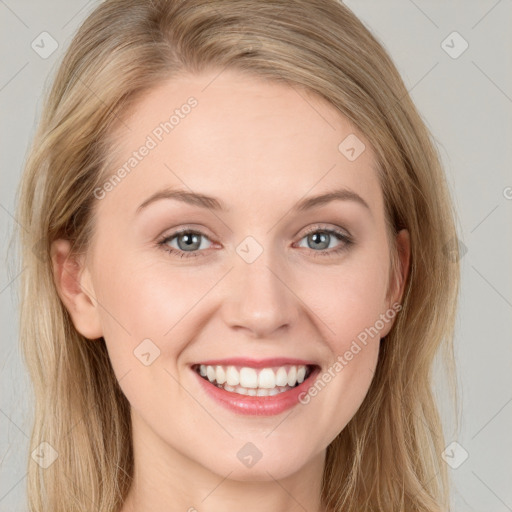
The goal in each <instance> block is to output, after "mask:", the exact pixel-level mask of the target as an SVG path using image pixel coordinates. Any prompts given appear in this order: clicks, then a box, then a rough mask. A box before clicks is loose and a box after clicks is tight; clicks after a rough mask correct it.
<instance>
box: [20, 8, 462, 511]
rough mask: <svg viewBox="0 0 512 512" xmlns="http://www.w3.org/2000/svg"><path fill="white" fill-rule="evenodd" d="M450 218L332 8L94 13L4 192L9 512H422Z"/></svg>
mask: <svg viewBox="0 0 512 512" xmlns="http://www.w3.org/2000/svg"><path fill="white" fill-rule="evenodd" d="M454 216H455V213H454V211H453V208H452V203H451V199H450V196H449V193H448V189H447V185H446V183H445V177H444V173H443V170H442V168H441V165H440V161H439V156H438V154H437V152H436V150H435V148H434V146H433V144H432V142H431V138H430V135H429V132H428V130H427V128H426V127H425V125H424V123H423V122H422V120H421V118H420V116H419V114H418V113H417V111H416V109H415V107H414V105H413V103H412V101H411V99H410V97H409V96H408V94H407V91H406V89H405V87H404V84H403V82H402V80H401V78H400V76H399V74H398V72H397V70H396V68H395V66H394V65H393V63H392V62H391V60H390V58H389V56H388V55H387V54H386V52H385V50H384V49H383V48H382V46H381V45H380V44H379V43H378V42H377V41H376V39H375V38H374V37H373V36H372V35H371V34H370V33H369V32H368V30H367V29H366V28H365V27H364V26H363V24H362V23H361V22H360V21H359V20H358V19H357V18H356V17H355V16H354V15H353V14H352V13H351V11H350V10H349V9H348V8H347V7H345V6H344V5H343V4H342V3H341V2H338V1H336V0H322V1H319V2H308V1H305V0H300V1H293V2H290V1H274V0H273V1H266V0H265V1H259V2H254V1H250V0H229V1H227V0H215V1H206V0H188V1H187V2H181V1H170V0H153V1H152V2H147V1H143V0H128V1H127V0H123V1H121V0H107V1H106V2H104V3H102V4H101V5H100V6H98V7H97V8H96V10H95V11H94V12H93V13H92V14H91V15H90V16H89V17H88V18H87V20H86V21H85V23H84V24H83V25H82V27H81V28H80V30H79V31H78V33H77V35H76V36H75V38H74V39H73V41H72V43H71V45H70V47H69V49H68V51H67V53H66V55H65V58H64V60H63V62H62V65H61V66H60V68H59V71H58V74H57V76H56V79H55V82H54V85H53V88H52V90H51V92H50V94H49V96H48V100H47V102H46V104H45V107H44V111H43V114H42V119H41V122H40V126H39V129H38V132H37V134H36V136H35V139H34V143H33V148H32V151H31V153H30V156H29V159H28V162H27V165H26V169H25V172H24V175H23V177H22V182H21V188H20V195H19V211H18V218H19V219H20V224H21V225H25V226H27V225H29V226H30V228H31V229H30V232H24V231H21V232H20V233H19V237H20V243H21V248H22V251H23V252H22V254H23V265H24V266H25V267H26V270H25V272H24V273H23V274H22V279H23V283H22V287H21V307H20V311H21V318H20V339H21V343H22V347H23V350H24V355H25V360H26V363H27V366H28V368H29V371H30V374H31V377H32V380H33V382H34V391H35V395H36V413H35V421H34V428H33V433H32V446H33V448H34V452H33V453H32V458H31V460H30V464H29V479H28V495H29V501H30V506H31V510H34V511H43V510H45V511H46V510H52V511H66V512H69V511H73V510H77V511H78V510H80V511H84V510H91V511H93V510H94V511H97V510H102V511H103V510H104V511H113V510H116V511H121V512H138V511H142V510H166V511H168V510H199V511H202V510H205V511H208V510H224V511H229V510H238V509H239V508H240V506H243V507H244V509H245V510H247V511H252V510H260V509H262V508H265V509H268V510H275V511H278V510H304V509H305V510H311V511H313V510H315V511H325V512H326V511H354V512H355V511H359V512H360V511H362V510H365V511H374V510H375V511H376V510H379V511H384V510H386V511H393V512H395V511H407V512H412V511H421V512H433V511H441V510H447V507H448V506H449V493H448V481H447V472H446V468H445V466H444V463H443V461H442V459H441V452H442V451H443V450H444V447H445V443H444V439H443V433H442V429H441V423H440V419H439V416H438V413H437V408H436V405H435V402H434V400H433V396H432V391H431V377H430V373H431V368H432V364H433V360H434V356H435V354H436V353H437V352H438V350H440V349H441V348H443V347H444V349H445V355H446V356H447V361H448V363H450V364H453V363H452V358H453V355H452V347H451V341H452V336H453V324H454V316H455V311H456V302H457V296H458V285H459V267H458V263H457V261H458V258H457V257H455V258H454V257H448V256H449V255H447V251H446V247H448V246H449V245H450V244H451V242H452V241H453V240H454V239H455V238H456V231H455V223H454ZM316 244H320V246H317V245H316ZM452 251H455V252H456V251H457V248H456V247H455V248H453V249H452ZM36 297H37V299H35V298H36Z"/></svg>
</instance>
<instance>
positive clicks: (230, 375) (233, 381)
mask: <svg viewBox="0 0 512 512" xmlns="http://www.w3.org/2000/svg"><path fill="white" fill-rule="evenodd" d="M226 382H227V383H228V384H229V385H230V386H238V384H240V374H239V373H238V371H237V369H236V368H235V367H234V366H228V369H227V371H226Z"/></svg>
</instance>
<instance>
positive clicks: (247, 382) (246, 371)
mask: <svg viewBox="0 0 512 512" xmlns="http://www.w3.org/2000/svg"><path fill="white" fill-rule="evenodd" d="M271 371H272V370H271ZM240 386H242V387H244V388H257V387H258V374H257V373H256V370H255V369H254V368H242V369H241V370H240Z"/></svg>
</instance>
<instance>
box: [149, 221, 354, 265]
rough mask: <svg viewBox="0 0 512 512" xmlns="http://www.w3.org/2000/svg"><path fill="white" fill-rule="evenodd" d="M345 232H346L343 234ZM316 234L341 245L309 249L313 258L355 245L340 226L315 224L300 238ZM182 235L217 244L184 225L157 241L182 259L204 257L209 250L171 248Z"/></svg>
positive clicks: (197, 230)
mask: <svg viewBox="0 0 512 512" xmlns="http://www.w3.org/2000/svg"><path fill="white" fill-rule="evenodd" d="M343 231H344V232H343ZM316 232H326V233H328V234H329V235H331V236H334V237H336V238H337V239H338V241H339V242H341V245H340V246H339V247H337V248H331V249H322V250H320V251H315V250H313V249H309V252H311V253H312V254H313V256H326V257H328V256H335V255H337V254H339V253H341V252H342V251H344V250H346V249H348V247H349V246H350V245H353V244H354V243H355V240H354V238H353V237H352V235H351V234H350V233H349V232H348V230H346V229H344V228H340V227H338V226H335V227H329V226H326V225H323V224H321V223H320V224H313V225H312V226H311V227H309V228H308V229H307V230H306V231H305V232H304V233H303V234H302V236H301V237H300V238H299V241H298V242H300V241H301V240H302V239H303V238H305V237H306V236H308V235H309V234H310V233H316ZM182 233H189V234H195V235H198V236H202V237H204V238H206V239H208V240H209V241H210V242H212V244H215V242H214V241H213V240H212V239H211V238H210V236H209V235H208V234H206V233H204V232H203V231H202V230H201V229H195V228H192V227H190V226H187V225H184V226H182V227H180V228H176V229H174V230H173V231H172V232H171V233H169V234H168V235H162V236H161V237H159V239H158V240H157V246H158V247H160V248H162V249H163V250H165V251H167V252H168V253H171V254H176V253H177V254H179V255H180V257H182V258H183V257H185V258H187V257H195V256H204V254H203V253H204V252H206V251H207V249H203V250H196V251H181V250H180V249H175V248H174V247H169V246H168V245H167V242H168V241H170V240H173V239H174V238H176V237H178V236H179V235H180V234H182Z"/></svg>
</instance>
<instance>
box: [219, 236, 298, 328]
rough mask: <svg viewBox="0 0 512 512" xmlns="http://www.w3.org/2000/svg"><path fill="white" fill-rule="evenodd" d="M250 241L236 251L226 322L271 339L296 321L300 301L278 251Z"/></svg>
mask: <svg viewBox="0 0 512 512" xmlns="http://www.w3.org/2000/svg"><path fill="white" fill-rule="evenodd" d="M250 238H251V237H248V239H246V240H245V241H243V242H242V243H241V244H239V246H238V247H237V249H236V252H237V255H235V268H234V269H233V272H232V273H231V274H232V275H231V285H230V288H231V290H232V293H231V295H232V296H231V298H230V301H228V302H229V307H228V308H227V310H226V312H225V314H226V318H225V320H226V322H227V324H228V325H230V326H231V327H239V328H242V327H243V328H246V329H248V330H251V331H253V333H254V334H255V335H256V336H270V335H271V334H272V333H273V332H274V331H276V330H277V329H279V328H281V327H283V326H288V327H289V326H291V325H292V323H293V322H294V321H295V319H296V318H297V316H298V311H297V303H296V298H295V297H294V295H293V293H292V292H291V291H290V289H289V288H288V286H287V284H286V282H287V276H286V272H285V271H284V270H283V268H284V266H283V265H280V264H279V263H280V262H279V259H278V257H277V256H276V253H275V251H273V250H272V249H270V248H265V249H263V247H262V246H261V245H260V244H257V242H256V241H255V240H254V239H252V240H251V239H250ZM258 246H259V247H258ZM258 253H259V254H258Z"/></svg>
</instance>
